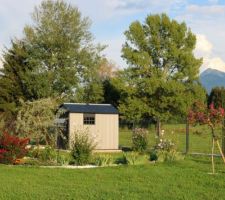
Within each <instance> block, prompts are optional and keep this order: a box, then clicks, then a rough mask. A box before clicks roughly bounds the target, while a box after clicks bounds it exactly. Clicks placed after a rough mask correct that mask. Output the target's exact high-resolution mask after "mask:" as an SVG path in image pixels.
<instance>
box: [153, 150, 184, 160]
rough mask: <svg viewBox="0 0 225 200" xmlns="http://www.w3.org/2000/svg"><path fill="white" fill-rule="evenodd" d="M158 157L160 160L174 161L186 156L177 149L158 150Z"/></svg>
mask: <svg viewBox="0 0 225 200" xmlns="http://www.w3.org/2000/svg"><path fill="white" fill-rule="evenodd" d="M157 158H158V159H157V160H158V161H159V162H173V161H178V160H183V159H184V156H183V155H182V154H181V153H178V152H177V151H176V150H172V151H158V152H157Z"/></svg>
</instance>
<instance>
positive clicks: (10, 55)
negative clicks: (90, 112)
mask: <svg viewBox="0 0 225 200" xmlns="http://www.w3.org/2000/svg"><path fill="white" fill-rule="evenodd" d="M32 19H33V23H32V25H27V26H26V27H25V28H24V37H23V38H22V39H20V40H14V41H12V47H11V48H9V49H7V50H6V51H5V53H4V59H3V69H2V70H1V77H0V83H1V84H0V94H1V100H0V109H4V110H12V111H15V108H16V107H17V106H18V105H19V101H20V99H22V100H24V101H27V100H29V101H33V100H36V99H40V98H47V97H53V98H54V97H61V98H64V99H66V100H71V101H76V100H77V101H79V100H82V101H92V100H93V101H95V102H97V101H101V99H102V93H103V92H102V84H101V82H100V81H98V80H99V75H98V68H99V65H100V64H99V63H100V60H101V59H100V58H101V57H100V52H101V50H102V49H103V47H102V46H99V45H94V44H93V37H92V34H91V33H90V31H89V27H90V20H89V19H88V18H83V17H82V16H81V13H80V12H79V10H78V9H77V8H76V7H73V6H71V5H69V4H67V3H65V2H63V1H61V0H57V1H53V0H45V1H43V2H42V3H41V5H40V6H39V7H35V10H34V12H33V14H32ZM95 90H98V92H95ZM87 91H88V97H86V96H85V95H86V94H87Z"/></svg>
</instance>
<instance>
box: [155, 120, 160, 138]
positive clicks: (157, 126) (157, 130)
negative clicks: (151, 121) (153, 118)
mask: <svg viewBox="0 0 225 200" xmlns="http://www.w3.org/2000/svg"><path fill="white" fill-rule="evenodd" d="M156 134H157V137H160V134H161V121H160V119H157V124H156Z"/></svg>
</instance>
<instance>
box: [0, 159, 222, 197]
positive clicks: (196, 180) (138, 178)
mask: <svg viewBox="0 0 225 200" xmlns="http://www.w3.org/2000/svg"><path fill="white" fill-rule="evenodd" d="M217 162H218V160H217ZM216 167H217V172H218V174H217V175H210V174H208V172H210V158H199V157H198V158H194V157H189V158H187V159H186V160H184V161H181V162H177V163H161V164H146V165H136V166H131V165H129V166H120V167H105V168H95V169H47V168H37V167H25V166H4V165H0V180H1V187H0V199H3V200H7V199H23V200H26V199H42V200H44V199H79V200H82V199H98V200H100V199H107V200H109V199H129V200H130V199H132V200H133V199H152V200H154V199H157V200H160V199H162V200H164V199H177V200H178V199H187V200H190V199H198V200H201V199H203V200H207V199H210V200H212V199H215V200H218V199H219V200H223V199H225V194H224V188H225V168H224V166H223V165H222V163H221V162H220V163H219V164H217V165H216Z"/></svg>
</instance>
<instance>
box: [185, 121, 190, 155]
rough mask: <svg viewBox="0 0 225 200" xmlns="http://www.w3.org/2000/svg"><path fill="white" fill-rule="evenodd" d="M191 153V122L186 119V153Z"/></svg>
mask: <svg viewBox="0 0 225 200" xmlns="http://www.w3.org/2000/svg"><path fill="white" fill-rule="evenodd" d="M188 152H189V121H188V118H187V119H186V151H185V153H186V154H187V153H188Z"/></svg>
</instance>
